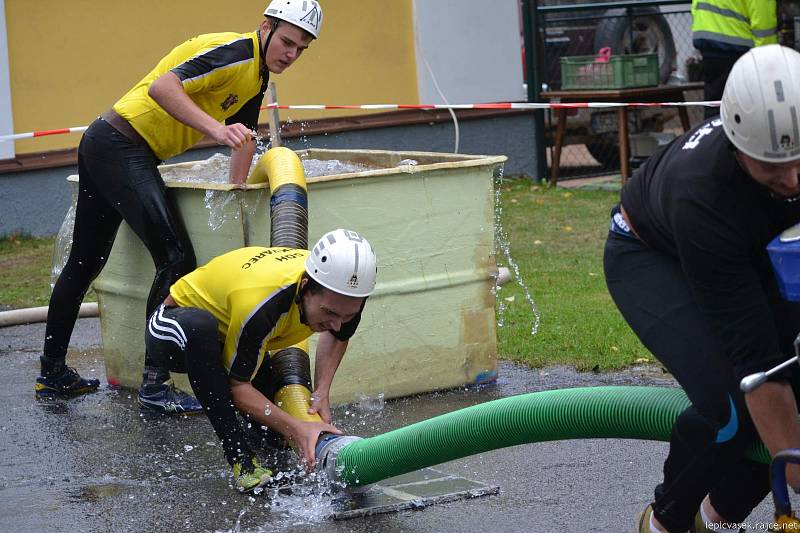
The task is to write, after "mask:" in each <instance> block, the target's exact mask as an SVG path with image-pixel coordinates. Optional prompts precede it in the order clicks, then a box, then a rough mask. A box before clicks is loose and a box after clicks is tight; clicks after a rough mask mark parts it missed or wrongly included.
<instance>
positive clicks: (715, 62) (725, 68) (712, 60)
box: [703, 54, 741, 119]
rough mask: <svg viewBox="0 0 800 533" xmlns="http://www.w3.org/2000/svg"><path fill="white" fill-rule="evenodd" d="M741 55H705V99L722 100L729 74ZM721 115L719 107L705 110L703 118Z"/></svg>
mask: <svg viewBox="0 0 800 533" xmlns="http://www.w3.org/2000/svg"><path fill="white" fill-rule="evenodd" d="M740 57H741V55H735V54H733V55H728V56H724V55H710V54H704V55H703V82H704V83H705V86H704V87H703V99H704V100H706V101H710V100H721V99H722V93H723V91H724V90H725V82H726V81H728V74H730V73H731V69H732V68H733V64H734V63H736V60H737V59H739V58H740ZM716 115H719V108H718V107H705V108H703V118H706V119H708V118H711V117H713V116H716Z"/></svg>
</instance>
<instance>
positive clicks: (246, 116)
mask: <svg viewBox="0 0 800 533" xmlns="http://www.w3.org/2000/svg"><path fill="white" fill-rule="evenodd" d="M263 101H264V91H262V92H260V93H258V94H257V95H255V96H254V97H252V98H251V99H250V100H248V101H247V103H245V104H244V105H243V106H242V107H241V109H239V111H237V112H236V114H235V115H233V116H231V117H228V118H227V119H225V124H227V125H228V126H230V125H231V124H236V123H237V122H239V123H241V124H244V125H245V126H246V127H247V128H249V129H251V130H253V131H256V130H257V129H258V113H259V112H260V111H261V102H263Z"/></svg>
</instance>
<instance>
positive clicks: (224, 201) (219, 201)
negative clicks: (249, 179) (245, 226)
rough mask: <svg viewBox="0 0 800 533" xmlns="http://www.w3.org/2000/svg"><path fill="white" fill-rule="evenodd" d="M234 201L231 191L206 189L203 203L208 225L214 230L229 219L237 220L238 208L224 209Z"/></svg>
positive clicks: (234, 196) (234, 195) (233, 194)
mask: <svg viewBox="0 0 800 533" xmlns="http://www.w3.org/2000/svg"><path fill="white" fill-rule="evenodd" d="M235 201H236V194H235V193H234V192H233V191H215V190H212V189H208V190H207V191H206V195H205V198H204V199H203V203H204V205H205V206H206V209H208V227H209V228H211V229H212V231H216V230H218V229H219V228H221V227H222V225H223V224H225V223H226V222H227V221H229V220H239V210H238V209H226V207H227V206H228V205H229V204H230V203H232V202H235Z"/></svg>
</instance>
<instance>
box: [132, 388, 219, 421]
mask: <svg viewBox="0 0 800 533" xmlns="http://www.w3.org/2000/svg"><path fill="white" fill-rule="evenodd" d="M139 405H140V406H142V407H143V408H145V409H150V410H152V411H157V412H159V413H162V414H165V415H184V414H186V415H189V414H196V413H202V412H203V406H202V405H201V404H200V402H198V401H197V399H196V398H195V397H194V396H192V395H191V394H188V393H186V392H183V391H182V390H180V389H176V388H175V384H174V383H173V382H172V380H171V379H169V380H167V381H165V382H164V383H162V384H160V385H146V386H143V387H142V388H140V389H139Z"/></svg>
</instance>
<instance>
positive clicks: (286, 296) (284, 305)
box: [145, 229, 377, 491]
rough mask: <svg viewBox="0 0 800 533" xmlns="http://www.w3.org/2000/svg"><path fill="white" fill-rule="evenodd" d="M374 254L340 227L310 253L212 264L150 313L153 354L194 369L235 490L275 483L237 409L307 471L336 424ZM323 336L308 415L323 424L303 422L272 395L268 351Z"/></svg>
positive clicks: (265, 252) (254, 252)
mask: <svg viewBox="0 0 800 533" xmlns="http://www.w3.org/2000/svg"><path fill="white" fill-rule="evenodd" d="M376 272H377V267H376V259H375V254H374V252H373V251H372V247H371V246H370V244H369V242H367V240H366V239H364V238H363V237H361V236H360V235H359V234H358V233H356V232H354V231H349V230H343V229H338V230H335V231H331V232H329V233H327V234H326V235H324V236H323V237H322V239H320V240H319V241H318V242H317V244H316V245H315V246H314V248H312V250H311V252H309V251H307V250H298V249H292V248H261V247H248V248H240V249H238V250H234V251H232V252H228V253H226V254H223V255H221V256H219V257H216V258H214V259H212V260H211V261H210V262H209V263H208V264H207V265H205V266H202V267H200V268H198V269H197V270H195V271H194V272H191V273H190V274H187V275H186V276H184V277H183V278H181V279H180V280H178V282H177V283H175V284H174V285H173V286H172V287H171V288H170V295H169V297H167V298H166V300H165V301H164V303H163V304H161V305H160V306H159V307H158V308H157V309H156V310H155V311H154V312H153V313H152V315H151V316H150V318H149V320H148V323H147V332H146V334H145V339H146V340H145V342H146V345H147V350H148V353H149V354H150V355H151V356H152V357H154V358H156V359H157V360H158V361H159V363H160V364H162V365H163V366H165V367H167V368H169V370H171V371H173V372H186V373H188V375H189V382H190V383H191V385H192V389H193V390H194V393H195V395H196V396H197V398H198V400H200V403H201V404H202V405H203V408H204V409H205V411H206V414H207V415H208V417H209V419H210V421H211V425H212V426H213V427H214V431H216V433H217V436H219V438H220V440H221V441H222V446H223V449H224V451H225V457H226V458H227V459H228V462H229V463H230V464H231V466H233V472H234V477H235V479H236V486H237V488H238V489H239V490H242V491H248V490H252V489H254V488H256V487H258V486H261V485H263V484H265V483H268V482H269V480H270V478H271V476H272V472H271V471H270V470H269V469H268V468H265V467H263V466H262V465H261V464H260V463H259V461H258V460H257V458H256V457H255V454H254V453H253V450H251V449H250V447H249V445H248V444H247V442H246V439H245V436H244V434H243V431H242V428H241V426H240V424H239V422H238V420H237V417H236V410H238V411H240V412H241V413H242V414H244V415H245V416H246V417H248V418H249V419H250V420H251V421H252V422H253V424H254V425H260V426H266V427H268V428H270V429H271V430H274V431H277V432H278V433H280V434H281V435H282V436H283V437H284V438H285V439H286V440H287V441H290V442H293V443H294V444H295V446H296V448H297V449H298V452H299V453H300V454H301V457H302V459H303V461H304V462H305V463H306V464H307V465H309V466H310V465H313V463H314V447H315V445H316V443H317V438H318V437H319V434H320V433H321V432H331V433H341V432H340V431H339V430H338V429H336V427H334V426H332V425H331V424H330V422H331V411H330V404H329V400H328V397H329V390H330V386H331V382H332V381H333V376H334V374H335V373H336V369H337V368H338V367H339V363H340V362H341V360H342V357H343V356H344V353H345V350H346V348H347V343H348V340H349V339H350V337H351V336H352V335H353V334H354V333H355V331H356V328H357V327H358V323H359V321H360V320H361V311H362V310H363V309H364V304H365V303H366V298H367V297H368V296H369V295H370V294H372V291H373V290H374V288H375V276H376ZM313 332H318V333H319V334H320V336H319V341H318V343H317V353H316V364H315V372H314V392H313V397H312V398H313V400H312V405H311V408H310V410H309V412H316V413H319V415H320V416H321V417H322V420H323V421H324V422H304V421H301V420H298V419H296V418H294V417H292V416H290V415H289V414H287V413H285V412H284V411H282V410H281V409H280V408H279V407H278V406H276V405H275V404H273V403H272V402H271V401H270V399H269V398H268V396H269V395H270V391H269V390H267V389H268V387H267V386H265V383H266V382H268V381H269V380H268V379H264V377H265V376H264V373H265V372H269V370H270V364H269V360H268V358H269V351H270V350H278V349H281V348H287V347H289V346H292V345H294V344H296V343H298V342H300V341H302V340H304V339H306V338H308V337H309V336H310V335H311V334H312V333H313Z"/></svg>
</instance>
